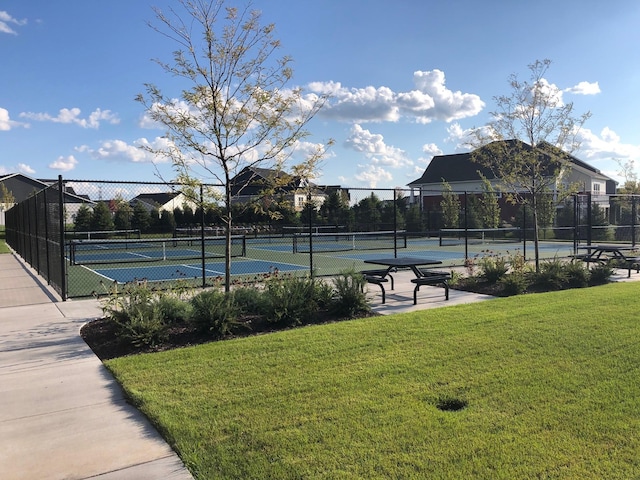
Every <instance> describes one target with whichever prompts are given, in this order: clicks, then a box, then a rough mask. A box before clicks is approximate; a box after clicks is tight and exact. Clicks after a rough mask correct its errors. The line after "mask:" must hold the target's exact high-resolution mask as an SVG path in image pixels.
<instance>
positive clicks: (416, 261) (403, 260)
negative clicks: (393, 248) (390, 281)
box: [364, 257, 442, 267]
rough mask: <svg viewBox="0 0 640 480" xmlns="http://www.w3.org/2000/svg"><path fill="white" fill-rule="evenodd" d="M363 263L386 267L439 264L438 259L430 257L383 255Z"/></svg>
mask: <svg viewBox="0 0 640 480" xmlns="http://www.w3.org/2000/svg"><path fill="white" fill-rule="evenodd" d="M364 263H373V264H376V265H386V266H388V267H417V266H418V265H440V264H441V263H442V262H441V261H440V260H432V259H430V258H420V257H397V258H394V257H385V258H372V259H369V260H365V261H364Z"/></svg>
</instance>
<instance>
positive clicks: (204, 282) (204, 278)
mask: <svg viewBox="0 0 640 480" xmlns="http://www.w3.org/2000/svg"><path fill="white" fill-rule="evenodd" d="M227 246H228V245H227ZM200 250H201V255H200V257H201V263H202V288H205V287H206V286H207V264H206V261H205V258H204V256H205V246H204V186H203V185H202V184H200Z"/></svg>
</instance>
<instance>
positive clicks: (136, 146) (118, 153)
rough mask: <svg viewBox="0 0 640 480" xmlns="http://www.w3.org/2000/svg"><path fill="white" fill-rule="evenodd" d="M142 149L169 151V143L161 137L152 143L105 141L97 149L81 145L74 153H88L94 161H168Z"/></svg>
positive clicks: (146, 141)
mask: <svg viewBox="0 0 640 480" xmlns="http://www.w3.org/2000/svg"><path fill="white" fill-rule="evenodd" d="M142 147H147V148H152V149H156V150H169V149H170V142H169V141H168V140H167V139H166V138H163V137H156V138H155V139H154V140H152V141H149V140H147V139H146V138H139V139H137V140H136V141H135V142H134V143H133V144H129V143H127V142H125V141H124V140H105V141H103V142H102V143H101V144H100V146H99V147H98V148H97V149H94V148H91V147H89V146H87V145H82V146H80V147H77V148H76V151H77V152H81V153H88V154H89V155H90V156H91V157H92V158H94V159H96V160H114V161H127V162H133V163H166V162H168V161H169V159H168V158H166V157H162V156H159V155H153V154H152V153H151V152H148V151H147V150H146V149H145V148H142Z"/></svg>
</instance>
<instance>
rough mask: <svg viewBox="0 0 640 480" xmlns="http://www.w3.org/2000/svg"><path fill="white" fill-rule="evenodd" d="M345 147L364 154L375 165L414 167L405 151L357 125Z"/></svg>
mask: <svg viewBox="0 0 640 480" xmlns="http://www.w3.org/2000/svg"><path fill="white" fill-rule="evenodd" d="M345 146H346V147H347V148H350V149H352V150H355V151H356V152H360V153H362V154H363V155H364V156H365V157H367V158H368V159H369V160H371V163H372V164H374V165H386V166H389V167H392V168H400V167H404V166H408V165H413V162H412V161H411V160H410V159H409V157H408V156H407V154H406V152H405V151H404V150H401V149H399V148H396V147H393V146H390V145H387V144H386V143H385V142H384V137H383V136H382V135H380V134H376V133H371V132H370V131H369V130H365V129H363V128H362V127H361V126H360V125H357V124H356V125H354V126H353V127H352V128H351V134H350V135H349V138H347V140H346V141H345Z"/></svg>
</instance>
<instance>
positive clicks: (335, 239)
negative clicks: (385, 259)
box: [293, 230, 407, 253]
mask: <svg viewBox="0 0 640 480" xmlns="http://www.w3.org/2000/svg"><path fill="white" fill-rule="evenodd" d="M394 248H407V236H406V232H405V231H404V230H402V231H398V232H393V231H384V232H351V233H314V234H311V235H309V234H308V233H306V234H302V233H299V234H295V235H293V253H309V252H310V251H313V252H344V251H349V250H392V249H394Z"/></svg>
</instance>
